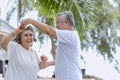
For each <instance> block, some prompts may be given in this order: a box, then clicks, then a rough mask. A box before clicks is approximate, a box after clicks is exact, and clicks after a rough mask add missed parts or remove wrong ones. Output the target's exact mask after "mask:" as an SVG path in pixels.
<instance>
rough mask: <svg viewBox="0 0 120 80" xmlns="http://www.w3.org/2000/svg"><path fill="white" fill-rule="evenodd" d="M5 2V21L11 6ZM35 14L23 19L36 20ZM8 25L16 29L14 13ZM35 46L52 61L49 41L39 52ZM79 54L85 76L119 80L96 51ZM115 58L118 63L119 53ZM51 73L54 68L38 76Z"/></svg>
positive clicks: (2, 4)
mask: <svg viewBox="0 0 120 80" xmlns="http://www.w3.org/2000/svg"><path fill="white" fill-rule="evenodd" d="M6 2H7V0H0V9H1V13H0V18H1V19H3V20H5V18H6V12H7V10H8V9H9V8H10V6H11V5H9V7H8V5H7V4H6ZM35 14H36V15H37V13H36V12H31V13H29V14H26V16H25V18H27V17H29V18H30V17H31V18H33V19H37V16H36V15H35ZM33 15H34V16H33ZM9 24H10V25H12V26H14V27H15V28H16V27H17V18H16V13H15V14H14V17H13V18H12V19H11V20H10V23H9ZM37 44H38V43H35V45H34V46H33V48H35V49H37V51H40V53H42V54H46V55H47V56H48V57H49V60H52V57H51V55H50V53H49V52H50V49H51V46H50V45H51V43H50V41H47V42H46V41H45V44H44V45H43V46H42V48H41V50H39V48H38V47H39V45H37ZM48 44H49V46H48ZM36 45H37V46H36ZM117 50H120V48H118V49H117ZM81 54H82V55H83V56H84V60H85V61H86V64H83V63H82V61H81V66H82V67H84V68H86V74H90V75H94V76H98V77H100V78H103V79H104V80H120V74H118V73H117V71H116V70H115V69H114V66H113V64H112V63H111V64H109V62H108V61H107V60H106V61H104V59H103V57H102V56H101V55H96V51H94V50H91V49H90V50H89V51H88V52H85V51H81ZM115 57H116V58H118V59H119V61H120V54H119V52H117V54H116V55H115ZM48 71H49V74H48ZM53 71H54V67H49V68H47V69H44V70H41V71H40V74H39V75H40V76H44V77H46V76H51V74H52V73H53ZM41 73H42V74H41Z"/></svg>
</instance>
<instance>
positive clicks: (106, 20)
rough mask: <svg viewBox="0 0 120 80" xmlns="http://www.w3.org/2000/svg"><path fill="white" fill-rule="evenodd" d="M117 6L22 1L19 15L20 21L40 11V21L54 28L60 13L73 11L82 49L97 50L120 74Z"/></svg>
mask: <svg viewBox="0 0 120 80" xmlns="http://www.w3.org/2000/svg"><path fill="white" fill-rule="evenodd" d="M15 1H17V0H15ZM116 2H118V3H120V2H119V0H116ZM117 5H118V7H115V6H113V5H111V4H110V3H109V0H19V2H18V10H17V11H18V15H19V17H18V18H19V19H18V20H20V18H21V17H22V16H23V15H24V14H25V13H26V12H27V11H29V10H34V9H35V10H37V11H38V17H42V19H43V21H45V23H47V24H50V25H52V26H55V25H54V21H55V16H56V14H57V13H59V12H62V11H66V10H70V11H72V12H73V13H74V16H75V22H76V30H77V31H78V32H79V37H80V40H81V49H82V50H84V49H86V50H88V49H89V48H92V49H96V51H97V53H99V54H101V55H102V56H103V57H104V58H105V59H108V60H109V61H110V62H114V63H115V68H116V69H117V70H118V71H119V69H118V67H117V65H118V63H119V62H118V60H117V59H116V58H115V57H114V54H115V53H116V47H117V46H120V36H117V34H118V33H117V32H118V30H119V25H120V15H119V13H120V8H119V4H117ZM114 13H115V15H114ZM40 34H41V33H40ZM51 41H53V40H51Z"/></svg>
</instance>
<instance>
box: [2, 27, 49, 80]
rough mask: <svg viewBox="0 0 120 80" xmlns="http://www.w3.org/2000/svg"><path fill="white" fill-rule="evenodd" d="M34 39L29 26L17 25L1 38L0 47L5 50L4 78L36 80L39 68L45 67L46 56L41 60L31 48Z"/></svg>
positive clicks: (6, 79)
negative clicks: (6, 58)
mask: <svg viewBox="0 0 120 80" xmlns="http://www.w3.org/2000/svg"><path fill="white" fill-rule="evenodd" d="M34 41H36V39H35V35H34V31H33V28H32V27H31V26H29V27H26V28H24V29H23V28H22V27H21V26H20V27H18V28H17V29H16V30H15V31H14V32H12V33H11V34H9V35H8V36H6V37H5V38H3V40H2V43H1V44H2V47H3V49H5V50H6V51H7V57H8V61H9V63H8V67H7V70H6V74H5V79H4V80H37V73H38V71H39V69H40V68H41V69H42V68H45V67H47V62H46V61H47V57H46V56H45V55H43V56H42V57H41V61H40V59H39V57H38V56H37V53H36V52H35V50H33V49H32V48H31V46H32V45H33V42H34Z"/></svg>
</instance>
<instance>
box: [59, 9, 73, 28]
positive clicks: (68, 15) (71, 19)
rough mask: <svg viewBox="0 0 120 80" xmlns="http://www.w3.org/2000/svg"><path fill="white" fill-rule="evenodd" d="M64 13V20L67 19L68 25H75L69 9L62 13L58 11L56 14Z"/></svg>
mask: <svg viewBox="0 0 120 80" xmlns="http://www.w3.org/2000/svg"><path fill="white" fill-rule="evenodd" d="M64 14H65V18H64V19H65V20H68V21H69V22H70V25H71V26H73V27H75V21H74V16H73V13H72V12H71V11H65V12H62V13H58V14H57V16H60V15H64Z"/></svg>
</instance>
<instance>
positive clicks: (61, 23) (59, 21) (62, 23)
mask: <svg viewBox="0 0 120 80" xmlns="http://www.w3.org/2000/svg"><path fill="white" fill-rule="evenodd" d="M62 17H63V16H62V15H60V16H57V18H56V28H57V29H60V30H64V28H65V26H66V24H65V20H63V19H62Z"/></svg>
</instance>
